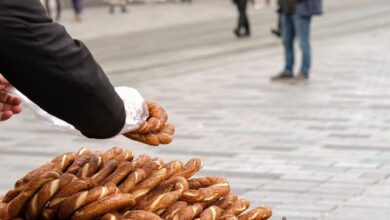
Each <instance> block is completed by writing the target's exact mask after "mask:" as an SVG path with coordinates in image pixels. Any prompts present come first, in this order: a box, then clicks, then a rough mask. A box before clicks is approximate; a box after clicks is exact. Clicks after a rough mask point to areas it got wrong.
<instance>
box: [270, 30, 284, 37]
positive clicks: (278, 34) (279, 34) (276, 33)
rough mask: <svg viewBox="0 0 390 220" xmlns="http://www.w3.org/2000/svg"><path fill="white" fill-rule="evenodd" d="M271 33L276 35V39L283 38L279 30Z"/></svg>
mask: <svg viewBox="0 0 390 220" xmlns="http://www.w3.org/2000/svg"><path fill="white" fill-rule="evenodd" d="M271 33H272V34H273V35H275V36H276V37H281V36H282V33H281V32H280V31H279V30H276V29H271Z"/></svg>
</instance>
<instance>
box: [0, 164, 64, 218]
mask: <svg viewBox="0 0 390 220" xmlns="http://www.w3.org/2000/svg"><path fill="white" fill-rule="evenodd" d="M59 176H60V174H59V173H58V172H55V171H50V172H47V173H45V174H43V175H41V176H39V177H35V178H33V179H31V181H30V182H29V183H28V184H27V185H26V186H25V188H24V189H23V191H22V192H21V193H20V194H19V195H18V196H16V197H15V198H14V199H13V200H12V201H11V202H9V203H8V205H7V207H6V211H5V213H4V215H5V216H3V219H4V220H8V219H13V218H15V217H17V216H18V215H19V214H20V212H21V211H22V209H23V207H24V205H25V204H26V202H27V201H28V200H29V199H30V198H31V197H32V196H33V195H34V194H35V193H36V192H37V191H38V190H39V189H40V188H41V187H42V186H43V185H45V184H46V183H48V182H50V181H52V180H54V179H57V178H58V177H59Z"/></svg>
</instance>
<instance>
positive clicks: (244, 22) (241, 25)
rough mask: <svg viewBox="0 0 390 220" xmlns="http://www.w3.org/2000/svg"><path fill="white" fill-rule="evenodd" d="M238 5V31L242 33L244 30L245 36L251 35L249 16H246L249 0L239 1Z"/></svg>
mask: <svg viewBox="0 0 390 220" xmlns="http://www.w3.org/2000/svg"><path fill="white" fill-rule="evenodd" d="M236 4H237V8H238V13H239V16H238V25H237V31H238V32H241V29H244V30H245V34H250V32H251V30H250V25H249V19H248V15H247V14H246V9H247V5H248V0H238V1H237V2H236Z"/></svg>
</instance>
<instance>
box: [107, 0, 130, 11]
mask: <svg viewBox="0 0 390 220" xmlns="http://www.w3.org/2000/svg"><path fill="white" fill-rule="evenodd" d="M108 4H109V5H110V13H111V14H113V13H115V7H120V9H121V12H122V13H127V0H108Z"/></svg>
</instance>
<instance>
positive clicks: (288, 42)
mask: <svg viewBox="0 0 390 220" xmlns="http://www.w3.org/2000/svg"><path fill="white" fill-rule="evenodd" d="M281 6H282V38H283V46H284V56H285V57H284V59H285V66H284V70H283V71H282V72H281V73H279V74H278V75H276V76H274V77H272V78H271V79H272V80H279V79H290V78H293V69H294V61H295V57H294V39H295V36H297V37H298V39H299V45H300V48H301V51H302V65H301V68H300V71H299V74H298V76H297V77H296V79H302V80H307V79H308V78H309V74H310V68H311V46H310V23H311V18H312V16H313V15H320V14H322V0H281Z"/></svg>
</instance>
